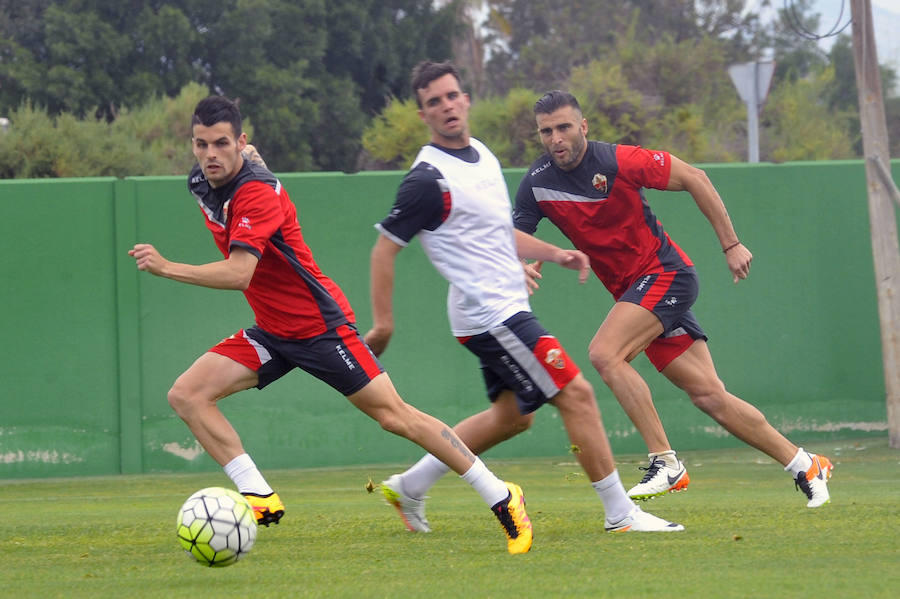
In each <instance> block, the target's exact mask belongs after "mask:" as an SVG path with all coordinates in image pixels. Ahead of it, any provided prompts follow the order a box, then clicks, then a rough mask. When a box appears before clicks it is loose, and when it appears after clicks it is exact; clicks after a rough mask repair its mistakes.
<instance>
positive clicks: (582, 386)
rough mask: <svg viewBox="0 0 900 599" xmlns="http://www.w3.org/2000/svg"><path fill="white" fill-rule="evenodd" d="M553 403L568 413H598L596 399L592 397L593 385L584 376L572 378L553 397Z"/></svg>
mask: <svg viewBox="0 0 900 599" xmlns="http://www.w3.org/2000/svg"><path fill="white" fill-rule="evenodd" d="M553 404H554V405H555V406H556V407H557V409H559V410H561V411H565V412H570V413H579V414H590V415H591V416H593V415H595V414H598V413H599V408H598V407H597V400H596V398H595V397H594V387H593V385H591V384H590V383H589V382H588V380H587V379H586V378H584V376H581V375H579V376H577V377H575V378H574V379H572V380H571V381H570V382H569V383H568V384H567V385H566V386H565V387H563V389H562V391H560V392H559V394H557V396H556V397H554V398H553Z"/></svg>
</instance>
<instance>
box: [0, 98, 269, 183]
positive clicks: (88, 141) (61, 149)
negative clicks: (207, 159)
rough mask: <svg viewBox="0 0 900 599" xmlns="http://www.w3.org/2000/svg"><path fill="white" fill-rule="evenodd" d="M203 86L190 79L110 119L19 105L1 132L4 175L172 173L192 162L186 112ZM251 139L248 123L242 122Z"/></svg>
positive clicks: (188, 113)
mask: <svg viewBox="0 0 900 599" xmlns="http://www.w3.org/2000/svg"><path fill="white" fill-rule="evenodd" d="M206 95H208V91H207V90H206V88H204V87H203V86H201V85H199V84H196V83H193V84H189V85H187V86H185V88H184V89H182V90H181V92H180V93H179V94H178V95H177V96H176V97H175V98H156V99H154V100H152V101H150V102H147V103H146V104H144V105H143V106H140V107H138V108H136V109H135V110H129V109H128V108H127V107H126V108H123V109H122V111H121V113H120V115H119V118H117V119H116V120H115V121H113V122H112V123H108V122H106V121H105V120H103V119H78V118H76V116H75V115H74V114H72V113H68V112H64V113H62V114H60V115H58V116H55V117H51V116H50V115H49V114H48V113H47V111H45V110H41V109H38V108H35V107H33V106H32V105H30V104H24V105H22V106H21V107H19V108H18V109H17V110H16V111H14V112H13V113H11V115H10V121H11V123H12V124H11V126H10V128H9V131H7V132H6V133H5V134H0V176H2V177H3V178H39V177H88V176H113V177H127V176H134V175H176V174H184V173H186V172H188V171H189V170H190V168H191V166H192V165H193V164H194V157H193V155H192V154H191V149H190V148H191V146H190V138H191V126H190V123H191V115H192V114H193V112H194V107H195V106H196V104H197V102H199V101H200V100H201V99H202V98H203V97H205V96H206ZM244 130H245V132H246V133H247V135H248V137H250V138H251V139H252V135H253V126H252V124H251V123H250V122H249V120H245V122H244Z"/></svg>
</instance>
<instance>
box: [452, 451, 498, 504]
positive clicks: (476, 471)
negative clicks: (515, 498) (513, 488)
mask: <svg viewBox="0 0 900 599" xmlns="http://www.w3.org/2000/svg"><path fill="white" fill-rule="evenodd" d="M462 479H463V480H464V481H466V482H467V483H469V484H470V485H472V488H473V489H475V490H476V491H477V492H478V494H479V495H481V498H482V499H484V501H485V503H487V504H488V505H489V506H491V507H494V506H495V505H497V504H498V503H500V502H501V501H503V500H505V499H506V498H507V497H509V489H507V488H506V484H505V483H504V482H503V481H502V480H500V479H499V478H497V477H496V476H495V475H494V473H493V472H491V471H490V470H488V467H487V466H485V465H484V462H482V461H481V458H475V462H474V463H473V464H472V467H471V468H469V469H468V470H466V473H465V474H463V475H462Z"/></svg>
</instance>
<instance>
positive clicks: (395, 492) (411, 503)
mask: <svg viewBox="0 0 900 599" xmlns="http://www.w3.org/2000/svg"><path fill="white" fill-rule="evenodd" d="M381 494H382V495H384V499H385V501H387V502H388V503H389V504H391V505H392V506H394V507H395V508H397V513H398V514H400V518H401V519H402V520H403V524H404V525H405V526H406V528H407V530H409V531H410V532H431V529H430V528H429V527H428V520H426V519H425V500H424V499H413V498H412V497H409V496H407V495H406V494H405V493H404V492H403V484H402V481H401V479H400V475H399V474H394V475H392V476H391V477H390V478H389V479H387V480H385V481H382V482H381Z"/></svg>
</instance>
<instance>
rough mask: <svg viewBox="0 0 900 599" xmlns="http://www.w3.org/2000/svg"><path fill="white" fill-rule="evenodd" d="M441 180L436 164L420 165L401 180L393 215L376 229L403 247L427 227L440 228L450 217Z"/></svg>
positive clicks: (386, 218) (392, 210)
mask: <svg viewBox="0 0 900 599" xmlns="http://www.w3.org/2000/svg"><path fill="white" fill-rule="evenodd" d="M440 179H441V173H440V171H438V170H437V169H436V168H434V167H433V166H431V165H429V164H427V163H424V162H421V163H419V164H418V165H416V166H415V168H413V169H412V170H411V171H410V172H409V173H407V175H406V176H405V177H404V178H403V181H402V182H401V183H400V188H399V189H398V190H397V199H396V200H395V201H394V206H393V207H392V208H391V212H390V214H388V215H387V216H386V217H385V218H384V220H382V221H381V222H380V223H378V224H376V225H375V228H376V229H378V231H380V232H381V233H382V234H383V235H385V236H386V237H388V238H390V239H391V240H392V241H394V242H395V243H397V244H399V245H402V246H406V245H408V244H409V242H410V241H412V238H413V237H415V236H416V234H417V233H418V232H419V231H421V230H423V229H424V230H426V231H434V230H435V229H437V228H438V227H439V226H440V225H441V223H442V222H443V221H444V219H445V218H446V214H444V205H445V202H444V193H443V191H442V190H441V187H440V185H439V183H438V181H439V180H440Z"/></svg>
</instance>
